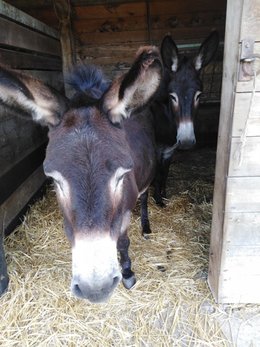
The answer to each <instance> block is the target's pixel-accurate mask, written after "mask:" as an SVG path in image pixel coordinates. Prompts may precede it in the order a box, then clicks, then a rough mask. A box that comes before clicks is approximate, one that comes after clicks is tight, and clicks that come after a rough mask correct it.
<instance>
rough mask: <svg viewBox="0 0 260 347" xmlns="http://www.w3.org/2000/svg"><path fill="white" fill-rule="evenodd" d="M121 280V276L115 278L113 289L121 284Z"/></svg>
mask: <svg viewBox="0 0 260 347" xmlns="http://www.w3.org/2000/svg"><path fill="white" fill-rule="evenodd" d="M120 279H121V277H120V276H115V277H114V278H113V287H115V286H116V285H117V284H118V283H119V282H120Z"/></svg>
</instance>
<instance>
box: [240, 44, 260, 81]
mask: <svg viewBox="0 0 260 347" xmlns="http://www.w3.org/2000/svg"><path fill="white" fill-rule="evenodd" d="M254 45H255V40H253V39H252V38H247V39H244V40H242V45H241V54H240V67H239V76H238V79H239V81H251V79H252V78H253V77H254V76H255V75H257V74H258V73H259V71H257V72H256V71H255V64H254V62H255V60H256V59H260V54H256V53H254Z"/></svg>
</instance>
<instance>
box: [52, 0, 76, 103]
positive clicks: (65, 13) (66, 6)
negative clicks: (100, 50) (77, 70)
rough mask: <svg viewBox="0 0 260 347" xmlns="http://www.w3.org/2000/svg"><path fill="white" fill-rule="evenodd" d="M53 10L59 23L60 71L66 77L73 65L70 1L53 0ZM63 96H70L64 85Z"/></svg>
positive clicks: (69, 89)
mask: <svg viewBox="0 0 260 347" xmlns="http://www.w3.org/2000/svg"><path fill="white" fill-rule="evenodd" d="M53 5H54V10H55V13H56V15H57V17H58V19H59V22H60V41H61V49H62V70H63V76H66V75H67V74H68V73H69V72H70V70H71V68H72V66H73V65H74V64H75V61H76V57H75V49H74V40H73V34H72V29H71V6H70V0H53ZM64 86H65V94H66V95H67V96H68V97H69V96H71V94H72V90H71V88H70V86H69V85H68V84H66V83H64Z"/></svg>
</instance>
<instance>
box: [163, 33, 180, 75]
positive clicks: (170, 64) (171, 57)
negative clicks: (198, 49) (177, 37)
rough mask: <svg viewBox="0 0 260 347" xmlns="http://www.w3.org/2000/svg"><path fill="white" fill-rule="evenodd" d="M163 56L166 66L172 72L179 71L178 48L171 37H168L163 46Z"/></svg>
mask: <svg viewBox="0 0 260 347" xmlns="http://www.w3.org/2000/svg"><path fill="white" fill-rule="evenodd" d="M161 55H162V60H163V63H164V65H165V66H166V67H167V68H168V69H169V70H171V71H173V72H176V71H177V69H178V48H177V46H176V44H175V42H174V41H173V39H172V37H171V36H170V35H166V36H165V37H164V39H163V41H162V44H161Z"/></svg>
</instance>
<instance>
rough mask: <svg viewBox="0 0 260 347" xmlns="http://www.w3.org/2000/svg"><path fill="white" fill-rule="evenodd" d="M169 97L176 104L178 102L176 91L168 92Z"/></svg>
mask: <svg viewBox="0 0 260 347" xmlns="http://www.w3.org/2000/svg"><path fill="white" fill-rule="evenodd" d="M170 98H171V99H172V101H173V102H174V103H175V104H177V103H178V96H177V94H176V93H170Z"/></svg>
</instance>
